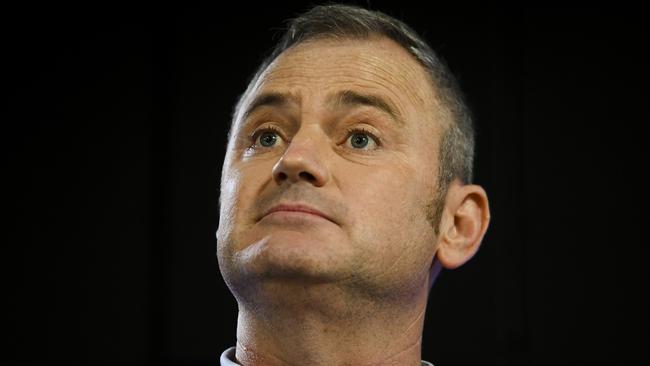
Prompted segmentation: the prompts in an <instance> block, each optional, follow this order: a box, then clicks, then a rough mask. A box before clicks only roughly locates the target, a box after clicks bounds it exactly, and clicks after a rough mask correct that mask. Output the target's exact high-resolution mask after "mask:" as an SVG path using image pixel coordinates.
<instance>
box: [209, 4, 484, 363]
mask: <svg viewBox="0 0 650 366" xmlns="http://www.w3.org/2000/svg"><path fill="white" fill-rule="evenodd" d="M473 144H474V137H473V130H472V122H471V118H470V114H469V111H468V110H467V108H466V107H465V104H464V102H463V99H462V97H461V94H460V92H459V90H458V87H457V86H456V83H455V81H454V78H453V77H452V76H451V75H450V73H449V71H448V69H447V68H446V67H445V66H444V65H443V64H442V63H441V62H440V60H439V59H438V58H437V57H436V55H435V54H434V53H433V51H432V50H431V49H430V48H429V47H428V46H427V45H426V44H425V43H424V42H423V41H422V40H421V39H420V38H419V37H418V36H417V35H416V34H415V32H413V31H412V30H411V29H410V28H408V27H407V26H406V25H404V24H403V23H402V22H400V21H398V20H396V19H393V18H390V17H388V16H386V15H384V14H382V13H379V12H372V11H368V10H365V9H361V8H357V7H351V6H343V5H333V6H319V7H315V8H313V9H312V10H310V11H308V12H307V13H305V14H303V15H302V16H300V17H298V18H296V19H294V20H293V21H292V22H291V24H290V26H289V29H288V31H287V33H286V34H285V36H284V38H283V39H282V40H281V41H280V43H279V45H278V46H277V48H276V50H275V51H274V52H273V53H272V54H271V56H270V57H269V59H267V60H266V62H264V63H263V64H262V65H261V67H260V68H259V70H258V72H257V73H256V75H255V76H254V77H253V79H252V81H251V82H250V84H249V86H248V88H247V90H246V91H245V93H244V94H243V95H242V97H241V99H240V101H239V103H238V104H237V106H236V108H235V112H234V115H233V123H232V126H231V130H230V134H229V143H228V147H227V152H226V157H225V160H224V165H223V171H222V180H221V197H220V209H221V211H220V222H219V229H218V231H217V239H218V250H217V252H218V259H219V266H220V270H221V273H222V274H223V277H224V280H225V281H226V283H227V285H228V287H229V288H230V290H231V291H232V293H233V295H234V296H235V298H236V300H237V303H238V306H239V317H238V326H237V345H236V347H233V348H230V349H229V350H226V351H225V352H224V353H223V354H222V356H221V364H222V365H244V366H257V365H264V366H274V365H420V364H423V365H429V363H427V362H425V361H421V360H420V358H421V343H422V342H421V340H422V328H423V323H424V315H425V309H426V304H427V298H428V294H429V290H430V287H431V285H432V284H433V281H434V280H435V278H436V275H437V274H438V273H439V271H440V270H441V268H455V267H458V266H460V265H462V264H463V263H464V262H466V261H467V260H468V259H470V258H471V257H472V256H473V255H474V253H475V252H476V250H477V249H478V247H479V244H480V242H481V240H482V238H483V235H484V233H485V231H486V229H487V226H488V222H489V208H488V200H487V195H486V193H485V191H484V190H483V189H482V188H481V187H479V186H477V185H473V184H471V183H470V182H471V179H472V178H471V169H472V158H473Z"/></svg>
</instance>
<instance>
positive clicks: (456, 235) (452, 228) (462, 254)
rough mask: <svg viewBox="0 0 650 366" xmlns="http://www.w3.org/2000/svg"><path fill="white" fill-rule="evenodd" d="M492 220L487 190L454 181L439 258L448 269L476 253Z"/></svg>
mask: <svg viewBox="0 0 650 366" xmlns="http://www.w3.org/2000/svg"><path fill="white" fill-rule="evenodd" d="M489 223H490V208H489V204H488V198H487V194H486V193H485V190H484V189H483V188H482V187H481V186H477V185H473V184H467V185H463V184H462V183H461V182H460V181H458V180H455V181H453V182H452V183H450V184H449V188H448V190H447V199H446V202H445V208H444V210H443V216H442V218H441V220H440V234H439V238H438V250H437V252H436V260H437V261H439V262H440V264H441V265H442V266H443V267H444V268H447V269H454V268H457V267H460V266H461V265H463V264H464V263H465V262H467V261H468V260H470V259H471V258H472V257H473V256H474V254H476V251H477V250H478V248H479V246H480V245H481V241H482V240H483V235H485V232H486V231H487V228H488V224H489Z"/></svg>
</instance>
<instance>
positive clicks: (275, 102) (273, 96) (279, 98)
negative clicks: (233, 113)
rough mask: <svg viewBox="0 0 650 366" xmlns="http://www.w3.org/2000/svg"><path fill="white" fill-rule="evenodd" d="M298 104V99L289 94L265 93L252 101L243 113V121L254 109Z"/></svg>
mask: <svg viewBox="0 0 650 366" xmlns="http://www.w3.org/2000/svg"><path fill="white" fill-rule="evenodd" d="M291 103H295V104H300V97H299V96H297V95H295V94H291V93H278V92H265V93H262V94H260V95H258V96H256V97H255V99H253V101H252V102H251V104H249V105H248V108H246V110H245V111H244V114H243V115H242V116H243V118H242V119H243V120H246V119H247V118H248V117H249V116H250V115H251V114H253V112H255V110H256V109H259V108H261V107H276V108H282V107H286V106H287V105H288V104H291Z"/></svg>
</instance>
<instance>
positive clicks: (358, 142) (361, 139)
mask: <svg viewBox="0 0 650 366" xmlns="http://www.w3.org/2000/svg"><path fill="white" fill-rule="evenodd" d="M366 145H368V136H366V135H364V134H361V133H355V134H354V135H352V146H354V147H358V148H363V147H366Z"/></svg>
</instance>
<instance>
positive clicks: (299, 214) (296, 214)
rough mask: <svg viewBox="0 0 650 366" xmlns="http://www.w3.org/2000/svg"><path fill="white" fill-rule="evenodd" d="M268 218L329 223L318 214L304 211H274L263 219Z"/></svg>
mask: <svg viewBox="0 0 650 366" xmlns="http://www.w3.org/2000/svg"><path fill="white" fill-rule="evenodd" d="M267 218H272V219H283V218H284V219H287V220H291V219H308V220H309V219H318V220H326V221H329V220H328V219H326V218H325V217H323V216H320V215H318V214H314V213H311V212H304V211H273V212H271V213H270V214H267V215H266V216H264V218H263V219H267Z"/></svg>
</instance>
